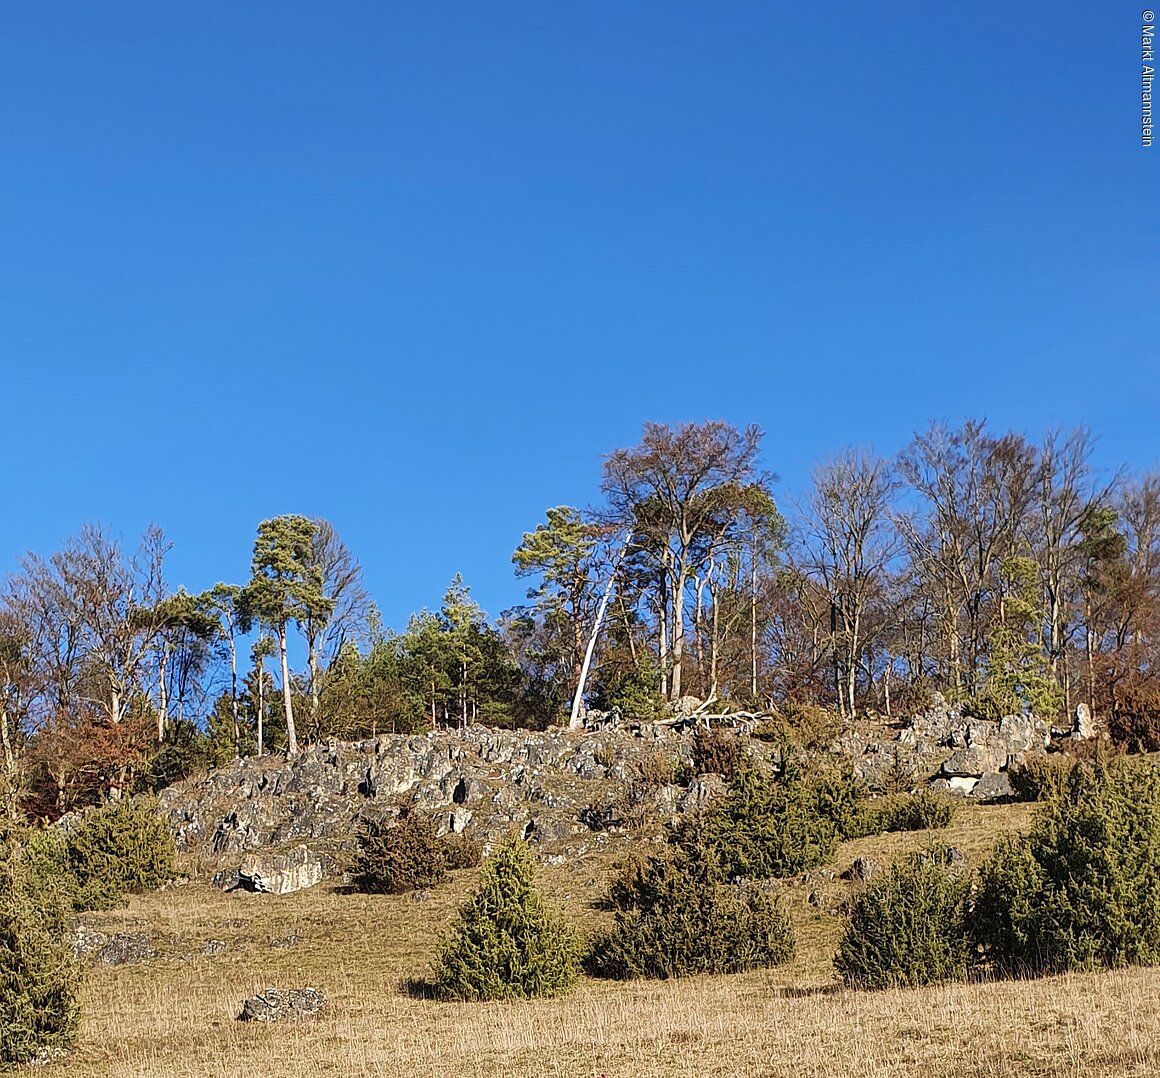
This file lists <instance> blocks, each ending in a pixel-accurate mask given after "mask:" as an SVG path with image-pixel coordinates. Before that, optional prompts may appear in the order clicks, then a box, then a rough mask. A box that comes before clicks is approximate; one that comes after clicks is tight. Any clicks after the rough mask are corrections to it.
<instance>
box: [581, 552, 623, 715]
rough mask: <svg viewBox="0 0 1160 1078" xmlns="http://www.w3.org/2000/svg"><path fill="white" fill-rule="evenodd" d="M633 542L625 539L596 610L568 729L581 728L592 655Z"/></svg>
mask: <svg viewBox="0 0 1160 1078" xmlns="http://www.w3.org/2000/svg"><path fill="white" fill-rule="evenodd" d="M631 542H632V532H631V531H630V532H629V533H628V535H627V536H626V537H625V540H624V546H622V547H621V548H620V553H619V554H618V555H617V556H616V560H615V561H614V562H613V563H612V571H611V572H610V573H609V574H608V583H607V584H606V585H605V586H604V594H603V595H602V596H601V597H600V606H599V607H597V609H596V620H595V621H594V622H593V623H592V635H591V636H589V637H588V646H587V647H586V648H585V649H584V662H583V664H582V665H581V667H580V680H579V681H578V682H577V683H576V695H575V696H573V697H572V713H571V715H570V716H569V717H568V729H569V730H578V729H579V728H580V708H581V707H582V706H583V705H584V683H585V682H586V681H587V680H588V669H589V667H590V666H591V665H592V653H593V652H594V651H595V650H596V638H597V637H598V636H599V635H600V623H601V622H602V621H604V611H605V610H606V609H607V608H608V599H609V596H611V595H612V588H613V586H614V584H615V583H616V573H617V570H618V569H619V568H620V563H621V560H622V559H623V558H624V555H625V554H627V553H628V545H629V543H631Z"/></svg>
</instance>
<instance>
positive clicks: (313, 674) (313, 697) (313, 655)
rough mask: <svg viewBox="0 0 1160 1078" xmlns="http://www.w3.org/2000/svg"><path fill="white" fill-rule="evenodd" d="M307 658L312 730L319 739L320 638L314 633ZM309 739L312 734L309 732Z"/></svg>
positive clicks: (312, 633) (311, 636)
mask: <svg viewBox="0 0 1160 1078" xmlns="http://www.w3.org/2000/svg"><path fill="white" fill-rule="evenodd" d="M307 658H308V660H309V663H310V730H313V731H314V735H315V736H316V737H317V736H318V733H319V731H320V730H321V728H322V727H321V722H320V720H319V717H318V712H319V706H320V704H319V686H318V638H317V635H316V634H315V633H314V632H311V634H310V646H309V648H308V651H307ZM306 736H307V737H309V736H310V732H309V731H307V735H306Z"/></svg>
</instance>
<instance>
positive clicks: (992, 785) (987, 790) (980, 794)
mask: <svg viewBox="0 0 1160 1078" xmlns="http://www.w3.org/2000/svg"><path fill="white" fill-rule="evenodd" d="M971 796H972V797H973V798H975V799H976V800H978V801H1008V800H1010V799H1011V798H1012V797H1014V796H1015V791H1014V790H1013V789H1012V788H1011V780H1010V779H1009V778H1008V777H1007V772H1006V771H988V772H987V774H985V775H983V776H982V777H981V778H980V779H979V781H978V783H977V784H976V785H975V788H974V789H973V790H971Z"/></svg>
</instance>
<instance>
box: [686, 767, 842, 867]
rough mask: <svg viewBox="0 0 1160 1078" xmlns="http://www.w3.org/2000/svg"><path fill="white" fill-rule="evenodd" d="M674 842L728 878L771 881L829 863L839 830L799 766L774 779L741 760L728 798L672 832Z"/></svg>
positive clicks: (725, 797) (727, 791) (725, 796)
mask: <svg viewBox="0 0 1160 1078" xmlns="http://www.w3.org/2000/svg"><path fill="white" fill-rule="evenodd" d="M669 841H670V842H671V843H672V844H674V845H677V846H681V847H684V848H685V849H690V850H696V851H697V853H698V854H699V855H705V856H709V857H711V858H713V859H715V860H716V861H717V863H718V864H719V866H720V870H721V872H722V874H723V876H724V877H725V878H726V879H732V878H733V877H735V876H741V877H746V878H750V879H768V878H770V877H782V876H790V875H793V874H794V873H796V872H800V871H801V870H802V869H805V868H811V867H813V866H814V865H820V864H824V863H825V862H826V861H829V860H830V859H831V858H832V857H833V856H834V853H835V852H836V850H837V845H838V829H837V827H836V826H835V824H834V821H833V820H831V819H830V818H829V817H827V816H823V815H821V814H820V813H819V812H818V803H817V796H816V794H815V791H814V788H813V786H812V785H811V784H810V783H809V782H807V781H806V780H805V779H804V778H803V777H802V776H801V774H800V771H799V769H798V767H797V765H796V764H793V763H792V762H791V763H787V765H786V766H785V768H784V769H783V771H782V772H781V774H779V775H777V776H772V777H771V776H769V775H767V774H765V772H763V771H762V770H760V769H759V767H758V766H757V764H756V763H754V762H753V761H751V760H749V759H747V758H744V757H742V758H741V759H740V760H739V764H738V767H737V769H736V770H735V772H734V774H733V778H732V779H731V780H730V782H729V786H728V788H727V789H726V791H725V794H724V796H722V797H721V798H719V799H718V800H717V801H715V802H714V803H713V804H712V806H710V808H709V810H708V811H707V812H705V813H704V814H701V815H698V816H696V817H692V816H690V817H686V818H685V819H682V820H681V821H680V822H679V823H677V824H676V825H674V826H673V827H672V828H670V832H669Z"/></svg>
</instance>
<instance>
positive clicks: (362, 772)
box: [160, 720, 773, 894]
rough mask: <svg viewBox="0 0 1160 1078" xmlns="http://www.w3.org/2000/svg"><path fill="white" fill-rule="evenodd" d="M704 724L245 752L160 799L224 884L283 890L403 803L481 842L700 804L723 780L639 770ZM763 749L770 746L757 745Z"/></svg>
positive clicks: (570, 839)
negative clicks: (669, 777)
mask: <svg viewBox="0 0 1160 1078" xmlns="http://www.w3.org/2000/svg"><path fill="white" fill-rule="evenodd" d="M695 725H696V720H689V722H687V723H681V722H677V723H672V722H669V723H657V724H648V723H638V724H635V725H632V726H620V727H609V728H607V729H602V730H595V731H586V732H584V733H582V734H579V735H577V734H574V733H572V734H570V733H568V732H567V731H564V730H548V731H544V732H534V731H525V730H517V731H512V730H496V729H491V728H488V727H469V728H467V729H466V730H463V731H448V730H442V731H439V732H437V733H431V734H428V735H425V736H384V737H379V738H375V739H373V740H368V741H360V742H352V743H341V742H337V741H330V742H327V743H325V744H320V745H316V746H312V747H310V748H308V749H305V750H304V751H302V752H300V753H299V754H298V755H297V756H296V757H294V758H293V759H292V760H286V759H285V758H282V757H263V758H249V759H245V760H236V761H235V762H234V763H233V764H231V765H229V766H228V767H224V768H221V769H219V770H217V771H213V772H210V773H209V774H206V775H199V776H196V777H193V778H190V779H186V780H185V781H183V782H180V783H177V784H176V785H174V786H170V787H169V788H168V789H166V790H164V791H162V793H161V795H160V800H161V806H162V810H163V811H164V812H165V814H166V815H167V817H168V820H169V823H170V826H171V828H172V830H173V833H174V837H175V839H176V842H177V847H178V849H179V850H180V851H182V852H191V853H197V854H199V855H201V856H202V857H208V858H210V859H212V860H214V861H216V863H217V865H218V867H219V868H220V869H221V871H219V872H218V874H217V877H216V878H215V881H214V882H215V883H216V884H217V885H218V886H219V887H221V888H222V889H224V890H247V891H262V892H269V893H274V894H285V893H288V892H289V891H292V890H297V889H299V888H301V887H307V886H311V885H313V884H314V883H317V882H318V881H319V880H321V879H324V878H327V877H330V876H333V875H335V874H336V873H338V872H340V871H341V870H342V867H343V865H344V863H345V862H347V861H348V860H349V855H350V853H351V852H352V851H353V848H354V842H355V836H356V835H357V833H358V829H359V827H360V826H361V824H362V823H363V822H364V821H366V820H383V819H387V818H390V817H391V816H392V815H395V814H397V813H398V812H399V811H400V810H401V809H402V808H403V807H408V808H412V809H415V810H418V811H420V812H424V813H426V814H428V815H430V816H433V817H434V818H435V819H436V820H437V821H438V823H439V827H440V830H441V831H443V832H455V833H466V834H467V835H469V836H470V837H471V838H474V839H476V840H477V841H479V842H481V843H483V844H484V845H485V846H486V845H488V844H489V843H493V842H495V841H497V840H499V839H501V838H503V837H505V836H506V835H508V834H510V833H512V832H519V833H521V834H523V835H524V836H525V837H527V838H528V839H529V840H530V841H532V842H533V843H538V844H540V845H541V846H543V845H550V844H561V843H565V844H566V843H573V844H582V843H584V842H588V841H591V840H592V839H593V832H606V831H615V830H617V829H618V828H619V827H621V826H622V824H623V823H624V820H623V819H622V813H621V811H620V810H621V809H624V808H627V807H633V808H634V809H637V810H646V809H647V810H648V811H651V812H653V813H655V814H658V815H660V816H662V817H664V816H669V815H675V814H677V813H681V812H684V811H688V810H690V809H695V808H697V807H699V806H700V805H703V804H704V803H706V801H708V800H709V799H711V798H712V797H713V796H715V795H716V794H717V793H718V792H719V791H720V789H721V788H722V783H721V781H720V779H719V777H717V776H699V777H696V778H695V779H694V780H693V781H692V782H691V783H690V784H689V785H688V786H687V787H683V786H675V785H670V786H663V785H661V786H656V785H649V784H647V783H643V782H642V781H640V774H641V771H640V767H639V764H640V763H641V762H642V761H645V760H646V759H647V758H649V757H654V758H655V757H656V756H657V754H658V753H659V754H661V755H663V756H665V757H668V758H669V759H671V760H685V761H687V760H688V756H689V744H690V734H689V731H690V729H691V728H692V727H693V726H695ZM753 751H754V752H756V753H763V754H765V755H766V756H769V755H771V754H772V752H773V750H772V749H771V748H770V747H767V746H764V745H762V744H761V743H754V746H753ZM629 802H631V803H632V804H631V806H629V805H628V803H629ZM616 806H619V808H618V807H616Z"/></svg>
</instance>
